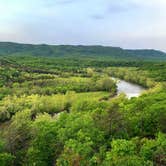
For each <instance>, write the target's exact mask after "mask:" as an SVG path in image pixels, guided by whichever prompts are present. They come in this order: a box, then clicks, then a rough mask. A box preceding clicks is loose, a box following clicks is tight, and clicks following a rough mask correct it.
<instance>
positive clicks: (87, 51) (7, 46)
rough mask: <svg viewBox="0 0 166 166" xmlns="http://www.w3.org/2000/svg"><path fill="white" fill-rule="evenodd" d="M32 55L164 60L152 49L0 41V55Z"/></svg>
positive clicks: (164, 57)
mask: <svg viewBox="0 0 166 166" xmlns="http://www.w3.org/2000/svg"><path fill="white" fill-rule="evenodd" d="M8 55H32V56H46V57H62V56H63V57H64V56H67V57H69V56H86V57H87V56H89V57H95V56H97V57H111V58H118V59H123V58H125V59H140V60H141V59H142V60H144V59H145V60H166V53H165V52H162V51H158V50H153V49H140V50H129V49H122V48H120V47H109V46H97V45H96V46H83V45H77V46H75V45H47V44H38V45H37V44H36V45H35V44H20V43H12V42H0V56H8Z"/></svg>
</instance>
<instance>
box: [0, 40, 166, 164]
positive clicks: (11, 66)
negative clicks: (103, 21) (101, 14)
mask: <svg viewBox="0 0 166 166" xmlns="http://www.w3.org/2000/svg"><path fill="white" fill-rule="evenodd" d="M164 60H165V61H164ZM165 73H166V54H165V53H163V52H160V51H155V50H123V49H121V48H112V47H101V46H88V47H86V46H48V45H26V44H16V43H0V165H1V166H54V165H57V166H165V165H166V74H165ZM113 77H116V78H120V79H123V80H126V81H129V82H132V83H135V84H138V85H141V86H142V87H144V88H145V89H146V90H145V91H144V92H143V93H142V94H141V95H140V96H139V97H132V98H130V99H129V98H127V97H126V95H125V94H123V93H122V94H120V95H117V81H116V80H114V79H113Z"/></svg>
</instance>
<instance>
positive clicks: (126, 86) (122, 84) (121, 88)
mask: <svg viewBox="0 0 166 166" xmlns="http://www.w3.org/2000/svg"><path fill="white" fill-rule="evenodd" d="M113 79H115V78H113ZM116 80H117V90H118V94H120V93H125V94H126V96H127V97H128V98H131V97H138V96H139V95H140V94H141V93H142V92H143V91H145V88H143V87H142V86H139V85H137V84H133V83H130V82H127V81H124V80H120V79H116Z"/></svg>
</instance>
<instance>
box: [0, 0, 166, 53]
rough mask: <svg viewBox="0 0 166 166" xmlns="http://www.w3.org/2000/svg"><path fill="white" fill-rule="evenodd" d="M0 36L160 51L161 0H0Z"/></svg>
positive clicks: (165, 7) (163, 36)
mask: <svg viewBox="0 0 166 166" xmlns="http://www.w3.org/2000/svg"><path fill="white" fill-rule="evenodd" d="M0 41H11V42H20V43H35V44H41V43H46V44H74V45H80V44H81V45H107V46H119V47H123V48H131V49H135V48H150V49H158V50H164V51H166V0H0Z"/></svg>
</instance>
